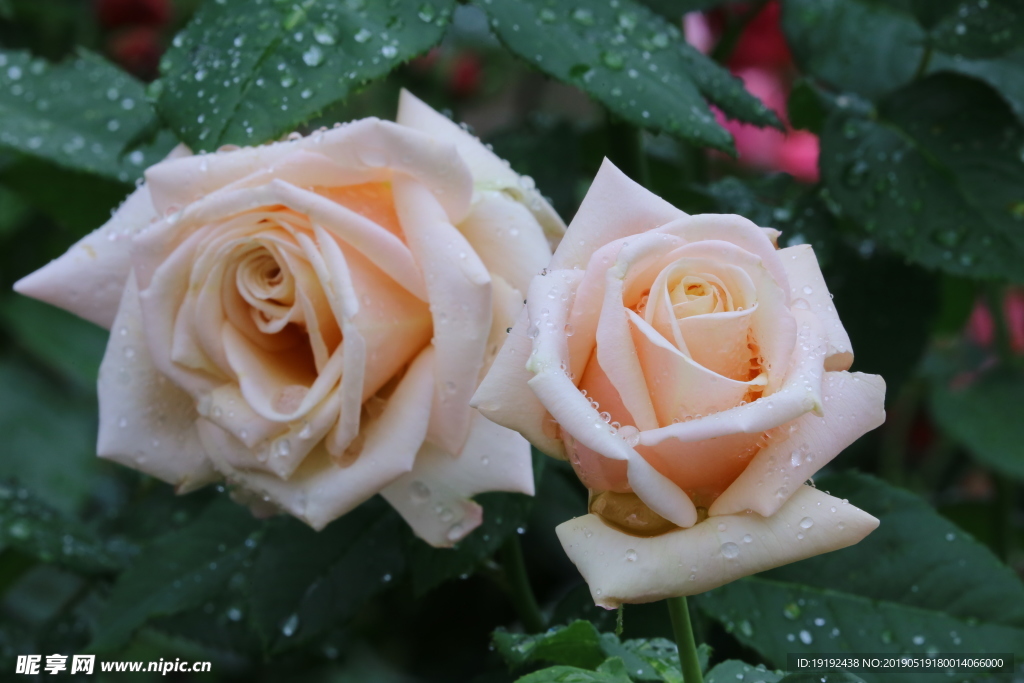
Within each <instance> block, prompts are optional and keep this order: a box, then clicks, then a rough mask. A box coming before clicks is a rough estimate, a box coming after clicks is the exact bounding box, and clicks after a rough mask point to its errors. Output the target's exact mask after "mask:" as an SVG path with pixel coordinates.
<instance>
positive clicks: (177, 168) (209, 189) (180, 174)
mask: <svg viewBox="0 0 1024 683" xmlns="http://www.w3.org/2000/svg"><path fill="white" fill-rule="evenodd" d="M296 152H302V153H309V152H315V153H317V154H320V155H322V156H324V157H326V158H327V159H329V160H330V161H331V162H332V163H333V164H335V165H337V167H338V169H339V170H338V171H337V172H336V173H337V174H338V175H337V176H336V177H331V178H330V179H331V180H332V181H333V182H336V183H339V184H344V185H357V184H360V183H365V182H380V181H383V182H386V181H389V180H391V179H392V177H395V176H396V175H402V176H408V177H413V178H415V179H416V180H418V181H419V182H420V183H421V184H423V185H424V186H426V187H427V188H428V189H429V190H430V192H431V193H432V194H433V195H434V196H435V197H436V198H437V201H438V202H440V204H441V205H442V206H443V207H444V209H445V211H446V212H447V214H448V216H449V218H450V220H452V221H456V222H458V221H459V220H461V219H462V218H463V217H464V216H465V215H466V212H467V211H468V210H469V202H470V199H471V197H472V192H473V183H472V178H471V176H470V172H469V169H468V168H467V166H466V164H465V162H464V161H463V160H462V158H461V157H460V156H459V154H458V152H457V151H456V149H455V147H454V146H453V145H451V144H438V143H437V141H435V140H434V139H432V138H431V137H430V136H428V135H424V134H423V133H420V132H418V131H415V130H412V129H411V128H407V127H405V126H400V125H398V124H396V123H391V122H390V121H380V120H378V119H375V118H366V119H361V120H359V121H354V122H352V123H350V124H347V125H344V126H341V127H340V128H335V129H332V130H328V131H324V132H322V133H320V132H318V133H314V134H312V135H308V136H306V137H304V138H301V139H299V140H289V141H287V142H276V143H272V144H269V145H259V146H256V147H245V148H243V149H238V150H235V151H231V152H227V151H225V152H220V153H217V154H207V155H202V156H194V157H188V158H185V159H177V160H172V161H165V162H163V163H160V164H156V165H155V166H151V167H150V168H149V169H148V170H147V171H146V182H147V183H148V184H149V186H150V189H151V191H152V192H153V204H154V205H155V206H156V208H157V213H159V214H160V215H165V214H166V213H168V212H169V210H173V209H175V208H180V207H188V206H189V205H191V204H193V203H195V202H198V201H202V200H201V198H203V197H206V196H208V195H210V194H212V193H213V192H215V191H216V190H219V189H221V188H223V187H226V186H229V185H230V184H232V183H235V182H238V181H240V180H242V179H243V178H247V177H250V176H251V177H252V179H251V181H249V182H250V184H252V185H256V184H261V185H262V184H265V183H267V181H268V179H269V178H271V177H274V178H283V177H284V176H283V175H281V174H283V173H290V172H292V171H294V172H295V173H298V174H305V173H306V172H307V171H305V170H304V169H308V168H310V167H309V166H308V164H307V163H306V162H305V160H304V157H300V160H299V161H296V162H288V157H289V156H291V155H292V154H293V153H296ZM270 169H273V171H270ZM316 170H317V171H318V175H317V177H318V178H321V179H322V178H323V177H324V176H322V175H319V172H322V171H323V170H324V168H318V169H316ZM296 177H298V176H296ZM314 180H315V179H314ZM321 182H322V181H321ZM314 184H318V183H314Z"/></svg>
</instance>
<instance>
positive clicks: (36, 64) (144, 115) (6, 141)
mask: <svg viewBox="0 0 1024 683" xmlns="http://www.w3.org/2000/svg"><path fill="white" fill-rule="evenodd" d="M157 124H158V122H157V119H156V115H155V113H154V112H153V109H152V107H151V106H150V105H149V103H148V102H147V100H146V95H145V91H144V90H143V87H142V84H141V83H139V82H138V81H136V80H135V79H134V78H132V77H131V76H129V75H128V74H126V73H124V72H123V71H121V70H120V69H118V68H117V67H115V66H113V65H111V64H110V63H108V62H106V61H105V60H103V59H102V58H100V57H99V56H97V55H94V54H91V53H88V52H83V53H82V54H81V55H80V56H79V57H78V58H76V59H74V60H71V61H69V62H65V63H63V64H59V65H51V64H48V63H47V62H46V61H44V60H42V59H38V58H33V57H32V56H31V55H30V54H28V53H27V52H23V51H19V50H0V146H3V147H5V148H7V149H10V150H14V151H17V152H20V153H22V154H25V155H28V156H30V157H34V158H38V159H44V160H46V161H48V162H50V163H53V164H56V165H58V166H61V167H64V168H67V169H71V170H75V171H83V172H86V173H90V174H95V175H100V176H103V177H106V178H109V179H113V180H117V181H119V182H122V183H127V182H131V181H133V180H135V179H136V178H139V177H141V175H142V171H143V170H145V168H146V167H147V166H150V165H152V164H154V163H156V162H157V161H160V160H161V159H162V158H163V157H164V156H166V155H167V153H168V152H169V151H170V149H171V146H172V145H173V139H172V136H170V135H169V134H161V135H156V137H155V138H154V139H152V140H147V142H146V144H142V145H139V146H137V147H134V148H133V143H135V142H136V141H139V140H143V139H146V134H147V132H149V133H155V131H156V129H157V128H156V126H157Z"/></svg>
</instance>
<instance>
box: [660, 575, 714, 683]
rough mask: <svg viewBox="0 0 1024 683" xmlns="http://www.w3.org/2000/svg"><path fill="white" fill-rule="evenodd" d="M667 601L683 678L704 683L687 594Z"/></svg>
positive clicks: (693, 682)
mask: <svg viewBox="0 0 1024 683" xmlns="http://www.w3.org/2000/svg"><path fill="white" fill-rule="evenodd" d="M665 602H666V603H667V604H668V614H669V616H670V617H672V630H673V631H674V632H675V634H676V645H677V646H678V647H679V663H680V664H681V665H682V667H683V680H684V681H685V682H686V683H704V676H703V675H702V674H701V672H700V662H699V661H698V660H697V643H695V642H694V640H693V626H692V625H691V624H690V609H689V607H688V606H687V605H686V596H682V595H681V596H679V597H678V598H668V599H667V600H665Z"/></svg>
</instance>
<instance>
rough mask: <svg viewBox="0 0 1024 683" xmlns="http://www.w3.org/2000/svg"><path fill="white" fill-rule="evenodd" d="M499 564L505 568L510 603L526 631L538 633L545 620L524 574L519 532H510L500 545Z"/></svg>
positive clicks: (528, 580)
mask: <svg viewBox="0 0 1024 683" xmlns="http://www.w3.org/2000/svg"><path fill="white" fill-rule="evenodd" d="M501 566H502V568H503V569H504V570H505V578H506V580H507V581H508V588H509V592H510V593H511V597H512V605H513V606H514V607H515V609H516V612H518V613H519V619H520V621H522V622H523V628H525V629H526V631H527V633H540V632H541V631H543V630H544V629H545V625H546V621H545V619H544V615H543V614H541V611H540V607H539V606H538V605H537V598H535V597H534V596H533V589H532V588H531V587H530V579H529V578H528V577H527V576H526V564H525V563H524V562H523V548H522V546H520V545H519V534H515V533H514V534H512V535H511V536H509V537H508V539H507V540H506V541H505V543H504V544H503V545H502V546H501Z"/></svg>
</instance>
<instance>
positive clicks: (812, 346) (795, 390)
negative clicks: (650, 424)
mask: <svg viewBox="0 0 1024 683" xmlns="http://www.w3.org/2000/svg"><path fill="white" fill-rule="evenodd" d="M793 316H794V318H795V319H796V322H797V340H796V344H795V345H794V349H793V352H792V353H793V358H792V365H793V367H791V368H790V370H789V373H788V374H787V375H786V379H785V381H784V383H783V385H782V388H780V389H779V390H778V391H776V392H775V393H774V394H772V395H770V396H762V397H761V398H759V399H757V400H756V401H754V402H752V403H748V404H746V405H743V406H738V407H736V408H732V409H730V410H726V411H723V412H720V413H715V414H714V415H709V416H705V417H702V418H700V419H699V420H690V421H689V422H680V423H679V424H673V425H668V426H667V427H661V428H659V429H655V430H652V431H648V432H641V433H640V444H641V445H644V446H656V445H658V444H660V443H661V442H662V441H665V440H667V439H677V440H679V441H683V442H687V443H689V442H694V441H703V440H704V439H713V438H716V437H720V436H726V435H729V434H737V433H741V432H742V433H745V434H757V433H759V432H764V431H767V430H769V429H773V428H775V427H778V426H779V425H782V424H786V423H787V422H790V421H792V420H795V419H796V418H798V417H800V416H801V415H803V414H804V413H808V412H815V413H818V414H820V413H821V411H822V405H823V403H822V398H821V376H822V374H823V372H824V367H823V363H824V356H825V349H826V347H825V338H824V331H823V330H822V329H821V323H820V322H819V321H818V319H817V318H815V317H814V316H813V315H811V313H810V312H809V311H802V310H799V309H797V310H794V311H793Z"/></svg>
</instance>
